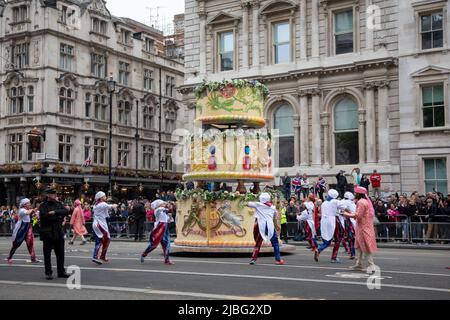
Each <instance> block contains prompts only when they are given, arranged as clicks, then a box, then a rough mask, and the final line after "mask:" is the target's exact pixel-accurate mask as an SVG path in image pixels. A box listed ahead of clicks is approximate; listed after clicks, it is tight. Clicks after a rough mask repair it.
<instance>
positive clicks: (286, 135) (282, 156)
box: [273, 104, 294, 168]
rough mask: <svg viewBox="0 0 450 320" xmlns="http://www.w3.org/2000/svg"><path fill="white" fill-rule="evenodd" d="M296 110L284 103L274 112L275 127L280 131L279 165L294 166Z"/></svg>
mask: <svg viewBox="0 0 450 320" xmlns="http://www.w3.org/2000/svg"><path fill="white" fill-rule="evenodd" d="M293 116H294V110H293V109H292V107H291V106H290V105H289V104H282V105H281V106H279V107H278V109H277V110H276V111H275V113H274V117H273V128H274V129H275V130H279V131H278V135H279V143H278V154H279V157H278V159H279V167H280V168H285V167H292V166H294V123H293Z"/></svg>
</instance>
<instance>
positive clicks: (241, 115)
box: [195, 80, 269, 128]
mask: <svg viewBox="0 0 450 320" xmlns="http://www.w3.org/2000/svg"><path fill="white" fill-rule="evenodd" d="M195 95H196V98H197V116H196V121H199V122H201V123H203V124H225V125H234V124H236V125H243V126H249V127H253V128H262V127H264V126H265V124H266V122H265V119H264V101H265V100H266V99H267V97H268V95H269V90H268V89H267V87H266V86H265V85H263V84H261V83H260V82H258V81H256V80H253V81H248V80H232V81H228V80H224V81H222V82H203V83H202V84H201V85H200V86H198V87H197V88H196V89H195Z"/></svg>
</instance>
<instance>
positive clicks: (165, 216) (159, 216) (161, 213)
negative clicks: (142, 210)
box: [153, 207, 173, 229]
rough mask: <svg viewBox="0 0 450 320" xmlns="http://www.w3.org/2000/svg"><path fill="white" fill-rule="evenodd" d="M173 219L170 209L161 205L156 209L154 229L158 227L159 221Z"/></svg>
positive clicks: (165, 221) (170, 220) (164, 221)
mask: <svg viewBox="0 0 450 320" xmlns="http://www.w3.org/2000/svg"><path fill="white" fill-rule="evenodd" d="M172 221H173V218H172V217H171V216H170V215H169V211H168V210H167V209H166V208H162V207H159V208H157V209H156V210H155V226H154V228H153V229H156V227H157V226H158V224H159V223H161V222H163V223H170V222H172Z"/></svg>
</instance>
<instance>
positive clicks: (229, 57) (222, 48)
mask: <svg viewBox="0 0 450 320" xmlns="http://www.w3.org/2000/svg"><path fill="white" fill-rule="evenodd" d="M218 41H219V44H218V46H219V52H218V53H219V56H218V60H219V71H228V70H233V69H234V33H233V31H227V32H221V33H219V34H218Z"/></svg>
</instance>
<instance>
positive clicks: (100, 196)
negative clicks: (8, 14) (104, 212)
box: [95, 191, 106, 202]
mask: <svg viewBox="0 0 450 320" xmlns="http://www.w3.org/2000/svg"><path fill="white" fill-rule="evenodd" d="M103 197H106V194H105V193H104V192H103V191H99V192H97V194H96V195H95V202H97V201H98V200H100V199H101V198H103Z"/></svg>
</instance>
